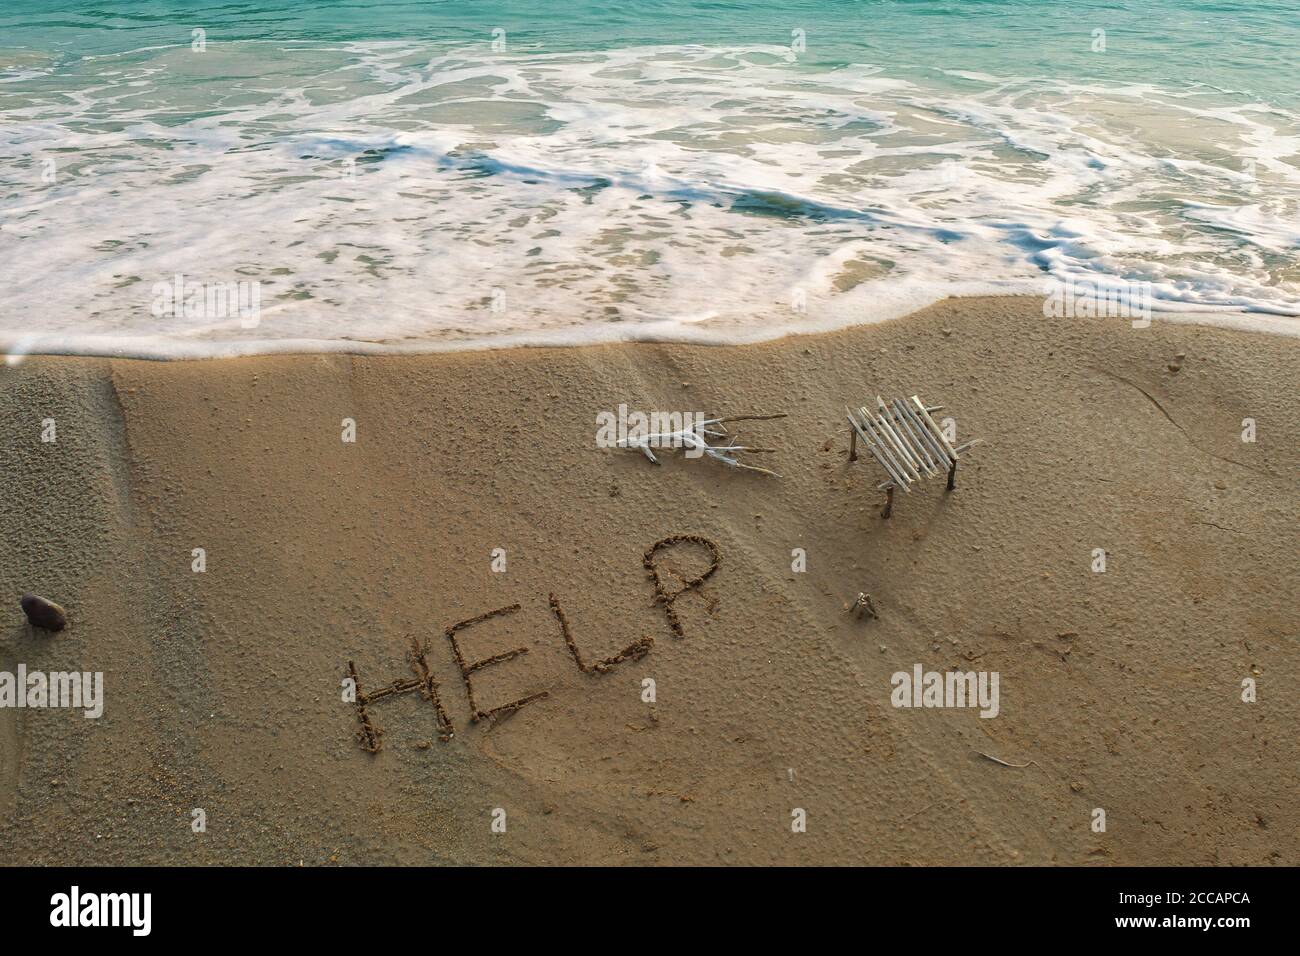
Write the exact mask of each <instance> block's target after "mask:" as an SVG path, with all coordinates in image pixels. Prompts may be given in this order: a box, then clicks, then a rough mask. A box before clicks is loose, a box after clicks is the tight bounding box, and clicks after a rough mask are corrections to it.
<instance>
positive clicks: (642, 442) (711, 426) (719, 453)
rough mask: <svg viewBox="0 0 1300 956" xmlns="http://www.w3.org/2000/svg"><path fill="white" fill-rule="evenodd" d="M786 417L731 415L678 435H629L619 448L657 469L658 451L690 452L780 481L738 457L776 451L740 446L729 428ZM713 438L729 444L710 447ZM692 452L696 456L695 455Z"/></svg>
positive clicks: (736, 437)
mask: <svg viewBox="0 0 1300 956" xmlns="http://www.w3.org/2000/svg"><path fill="white" fill-rule="evenodd" d="M785 417H786V413H785V412H781V413H779V414H776V415H731V416H728V417H726V418H708V419H704V420H702V421H697V422H695V423H694V424H692V425H690V426H688V427H686V428H681V429H678V430H677V431H668V432H662V431H661V432H649V433H647V434H644V435H629V436H628V437H626V438H620V439H619V440H618V442H617V447H619V448H636V449H638V450H640V451H641V452H642V453H644V454H645V456H646V457H647V458H649V459H650V460H651V461H652V462H654V463H655V464H656V465H657V464H659V459H658V458H656V457H655V455H654V451H652V450H651V449H656V448H657V449H659V450H660V451H663V450H664V449H674V448H683V449H685V450H686V452H687V457H688V458H699V457H703V456H705V455H707V456H708V457H709V458H712V459H714V460H716V461H720V462H722V463H723V464H724V465H727V466H728V467H730V468H739V469H742V470H744V471H756V472H758V473H759V474H763V475H771V476H772V477H774V478H780V477H781V476H780V475H778V474H777V473H776V472H774V471H772V470H771V469H770V468H760V467H759V466H758V465H750V464H747V463H745V462H743V461H741V460H740V459H739V458H737V457H736V456H737V455H740V454H742V453H743V454H746V455H769V454H772V453H773V452H775V451H776V449H775V448H759V447H757V446H754V445H739V444H737V443H736V442H737V440H738V439H739V437H740V436H739V435H733V434H730V433H729V432H728V431H727V429H726V426H727V425H728V424H731V423H732V422H766V421H772V420H773V419H777V418H785ZM710 438H719V439H726V440H727V443H726V444H725V445H723V444H718V445H710V444H709V439H710ZM692 452H694V453H695V454H691V453H692Z"/></svg>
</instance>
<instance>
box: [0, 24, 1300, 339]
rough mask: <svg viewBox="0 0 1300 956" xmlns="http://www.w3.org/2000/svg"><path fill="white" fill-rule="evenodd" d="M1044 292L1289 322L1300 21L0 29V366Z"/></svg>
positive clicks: (716, 321)
mask: <svg viewBox="0 0 1300 956" xmlns="http://www.w3.org/2000/svg"><path fill="white" fill-rule="evenodd" d="M1050 280H1056V281H1059V282H1074V283H1094V284H1097V285H1098V286H1100V287H1107V288H1115V287H1118V288H1135V287H1138V286H1141V287H1142V288H1146V286H1144V285H1141V284H1145V283H1150V286H1149V288H1150V290H1151V291H1152V294H1153V295H1154V297H1155V300H1156V301H1155V306H1156V308H1157V309H1163V310H1170V311H1177V312H1180V313H1186V312H1199V313H1202V314H1203V317H1204V318H1205V320H1207V321H1221V320H1224V319H1223V316H1226V315H1228V314H1229V313H1232V314H1236V313H1240V312H1243V311H1244V312H1246V313H1248V314H1250V315H1251V316H1253V317H1254V318H1255V320H1256V324H1257V325H1258V326H1259V327H1265V328H1270V329H1273V330H1276V331H1283V332H1292V333H1293V334H1294V332H1295V331H1296V330H1300V318H1297V317H1300V0H1254V2H1249V0H1248V2H1239V3H1229V2H1209V0H1130V2H1127V3H1124V4H1119V3H1115V2H1101V0H1068V2H1066V0H946V2H944V0H786V2H770V0H715V2H700V0H654V2H631V0H629V2H626V3H622V4H611V3H604V2H602V3H596V2H591V0H500V2H487V0H443V2H417V0H406V2H390V0H372V2H364V3H363V2H327V0H312V2H304V0H279V2H276V3H270V2H264V0H244V2H239V0H234V2H212V3H204V2H183V0H118V2H113V3H111V4H108V3H89V2H72V0H28V2H24V3H21V4H20V3H12V4H6V5H4V8H3V10H0V350H5V351H9V352H62V351H72V352H90V353H98V354H121V355H141V356H200V355H222V354H236V353H242V352H268V351H277V350H304V349H307V350H310V349H348V350H353V351H385V350H435V349H450V348H466V347H470V348H473V347H490V346H495V345H508V344H521V343H575V342H586V341H595V340H615V339H676V340H687V341H707V342H729V341H751V340H756V339H762V338H768V337H772V336H775V335H779V334H782V333H784V332H787V331H798V330H815V329H826V328H834V327H840V326H845V325H850V324H854V323H859V322H870V321H879V320H882V319H887V318H890V317H892V316H896V315H900V314H902V313H905V312H907V311H910V310H911V309H914V308H917V307H919V306H921V305H924V304H926V303H928V302H931V301H934V300H936V299H938V298H941V297H943V296H945V295H949V294H977V293H997V294H1000V293H1029V294H1042V293H1043V290H1044V288H1045V283H1046V282H1048V281H1050ZM236 284H241V285H236ZM213 290H219V291H224V292H225V293H226V295H225V296H224V297H223V296H222V295H219V294H213ZM196 291H197V294H196ZM235 304H239V305H241V306H243V308H242V309H240V308H235V307H234V305H235ZM1044 321H1047V320H1046V319H1045V320H1044ZM1232 321H1240V320H1236V319H1234V320H1232Z"/></svg>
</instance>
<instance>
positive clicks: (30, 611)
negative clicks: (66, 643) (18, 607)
mask: <svg viewBox="0 0 1300 956" xmlns="http://www.w3.org/2000/svg"><path fill="white" fill-rule="evenodd" d="M22 604H23V613H24V614H26V615H27V620H28V621H29V622H30V623H31V624H32V625H33V626H34V627H41V628H44V629H45V630H47V631H61V630H63V629H64V628H65V627H67V626H68V613H67V612H66V611H65V610H63V608H61V607H59V606H58V605H57V604H55V603H54V602H53V601H47V600H46V599H45V598H43V597H41V596H40V595H38V594H24V595H23V601H22Z"/></svg>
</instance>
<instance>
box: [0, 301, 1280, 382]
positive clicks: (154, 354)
mask: <svg viewBox="0 0 1300 956" xmlns="http://www.w3.org/2000/svg"><path fill="white" fill-rule="evenodd" d="M986 299H991V300H1012V301H1013V302H1015V303H1024V304H1025V305H1032V304H1038V305H1041V303H1042V302H1043V297H1042V296H1041V295H1029V294H1023V293H1018V292H1008V293H1006V294H989V293H988V292H986V291H984V290H980V291H976V292H971V293H969V294H959V293H954V294H951V295H947V296H944V297H939V298H936V299H930V300H928V301H927V302H926V304H924V305H919V306H914V305H910V304H909V305H907V306H906V307H904V308H902V309H901V310H900V311H895V310H892V309H886V310H885V311H884V312H882V313H881V314H880V315H879V316H877V317H874V318H871V319H869V320H864V321H849V322H845V321H840V320H827V321H823V322H820V323H810V324H805V325H797V324H794V323H789V324H785V325H775V326H771V327H769V328H768V329H767V330H764V331H757V332H753V333H751V334H740V335H738V334H736V333H735V332H734V331H732V332H716V333H710V332H707V331H703V330H698V329H697V330H695V331H694V332H693V333H691V332H688V331H687V328H688V327H683V326H681V325H680V324H677V323H669V322H654V323H642V324H629V325H627V326H625V327H624V326H613V325H596V326H586V327H584V333H590V331H591V330H592V329H599V330H602V331H603V332H604V333H610V334H605V335H598V336H597V337H595V338H577V339H575V338H574V337H573V336H574V333H573V331H572V330H567V329H566V330H552V331H537V332H518V333H508V334H505V335H502V336H500V337H499V338H495V339H489V340H486V341H485V340H481V339H472V340H463V341H457V340H448V341H445V342H439V343H437V344H436V345H435V344H434V343H433V342H432V341H429V342H421V343H419V344H412V345H400V344H396V343H391V342H358V341H351V340H343V339H283V340H270V341H261V340H256V339H246V340H235V341H229V342H221V343H204V344H201V345H199V344H195V345H191V346H189V347H183V346H181V345H180V343H179V342H168V343H166V346H165V347H162V346H160V345H159V344H157V343H156V342H155V340H154V339H152V338H148V337H139V336H88V337H81V338H79V339H76V340H74V341H72V342H68V341H67V340H66V339H61V340H58V341H57V342H55V343H48V342H44V343H43V342H42V341H41V338H42V337H41V336H37V335H18V336H12V335H11V336H8V337H6V336H4V335H0V356H3V357H4V359H5V361H6V362H7V363H8V364H10V365H12V364H16V363H17V362H21V361H24V360H26V359H27V358H29V357H35V356H67V357H76V358H105V359H121V360H139V361H159V362H189V361H195V362H197V361H207V360H212V359H229V358H254V357H257V356H259V355H267V356H307V355H354V356H369V357H377V356H418V355H443V354H458V353H462V352H499V351H508V350H511V349H533V348H543V349H544V348H587V347H594V346H601V345H636V344H649V345H693V346H702V347H710V348H728V347H738V346H746V345H762V344H765V343H769V342H781V341H784V340H786V339H799V338H804V337H815V336H820V335H828V334H833V333H836V332H847V331H852V330H854V329H862V328H869V327H871V326H876V325H882V324H885V323H889V322H897V321H900V320H905V319H908V318H909V317H911V316H913V315H917V314H919V313H922V312H925V311H927V310H929V309H933V308H936V307H940V306H943V305H944V304H945V303H950V302H968V301H982V300H986ZM1156 305H1157V306H1158V307H1157V308H1154V309H1153V310H1152V314H1151V321H1152V322H1162V323H1170V324H1177V325H1197V326H1202V327H1205V328H1222V329H1228V330H1231V331H1242V332H1258V333H1261V334H1265V335H1277V336H1283V337H1289V338H1295V337H1300V317H1298V316H1290V315H1287V314H1286V313H1280V312H1268V311H1264V310H1259V311H1243V310H1238V309H1233V308H1230V307H1222V308H1220V307H1212V306H1201V307H1192V306H1185V305H1182V304H1178V305H1177V307H1174V305H1175V304H1173V303H1156ZM1014 307H1015V308H1020V307H1021V306H1020V305H1019V304H1017V305H1016V306H1014ZM1035 317H1036V318H1038V319H1042V320H1044V321H1076V319H1075V318H1070V319H1065V320H1062V319H1059V318H1052V317H1047V316H1044V315H1043V314H1042V312H1041V311H1038V312H1037V313H1036V315H1035ZM1080 318H1083V319H1084V320H1085V321H1086V320H1087V319H1090V318H1093V317H1092V316H1082V317H1080ZM1100 318H1106V316H1101V317H1100ZM660 327H664V328H663V330H662V332H658V333H657V332H655V331H654V330H655V329H657V328H660ZM621 328H626V329H628V332H627V334H625V335H616V334H612V333H613V332H615V331H616V330H618V329H621ZM216 347H219V349H220V353H219V354H208V353H210V352H212V350H213V349H214V348H216ZM29 349H39V350H36V351H30V350H29Z"/></svg>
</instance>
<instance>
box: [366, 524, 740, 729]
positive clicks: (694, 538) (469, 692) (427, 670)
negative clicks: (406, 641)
mask: <svg viewBox="0 0 1300 956" xmlns="http://www.w3.org/2000/svg"><path fill="white" fill-rule="evenodd" d="M679 544H698V545H701V546H703V547H704V548H705V549H706V550H707V551H708V552H709V558H710V563H709V567H708V569H707V570H706V571H705V572H704V573H703V574H700V575H697V576H696V577H692V578H681V577H680V576H677V575H674V577H676V578H677V579H678V580H680V581H681V582H682V583H681V586H680V587H677V588H676V589H673V590H670V589H669V588H668V586H666V585H665V583H664V577H663V574H662V572H661V569H660V567H659V563H658V560H657V558H658V556H659V554H660V552H662V551H664V550H666V549H668V548H671V547H674V546H675V545H679ZM643 563H644V564H645V567H646V570H647V571H648V572H649V574H650V577H651V580H652V581H653V582H654V589H655V603H656V604H660V605H662V606H663V609H664V616H665V617H667V619H668V627H669V629H670V630H671V631H672V632H673V636H675V637H679V638H680V637H685V636H686V634H685V631H684V630H683V628H682V622H681V618H680V617H678V615H677V609H676V607H675V606H674V605H675V604H676V602H677V599H678V598H679V597H681V596H682V595H683V594H685V593H686V592H687V591H691V590H694V589H696V588H698V587H700V586H701V585H702V584H703V583H704V582H705V581H707V580H708V579H709V578H710V577H712V576H713V573H714V572H715V571H717V570H718V566H719V565H720V564H721V563H722V552H721V551H719V550H718V546H717V545H716V544H714V543H713V542H712V541H710V540H709V539H708V538H705V537H703V536H702V535H697V534H676V535H670V536H669V537H667V538H662V539H661V540H659V541H656V542H655V543H654V544H653V545H651V546H650V548H649V549H648V550H647V551H646V553H645V555H644V556H643ZM521 607H522V605H519V604H511V605H509V606H508V607H501V608H497V609H496V610H493V611H487V612H486V613H483V614H480V615H478V616H477V617H472V618H469V619H468V620H465V621H460V622H458V623H456V624H453V625H451V627H449V628H447V629H446V630H445V631H444V632H443V636H444V637H445V638H446V639H447V642H448V643H449V644H450V645H451V651H452V656H454V657H455V658H456V664H457V666H458V667H459V668H460V676H461V680H462V681H463V682H464V684H465V696H466V697H467V698H468V699H469V708H470V719H471V720H472V721H474V722H475V723H477V722H478V721H480V720H487V721H493V720H496V719H498V718H502V717H507V716H509V715H510V714H513V713H515V712H516V711H518V710H519V709H520V708H521V707H524V706H525V705H527V704H531V703H534V702H536V701H539V700H544V699H545V698H547V697H549V696H550V692H549V691H539V692H537V693H534V694H529V695H527V696H525V697H521V698H519V699H518V700H512V701H510V702H509V703H507V704H501V705H499V706H497V707H492V708H490V709H488V710H483V709H482V707H481V706H480V705H479V702H478V699H477V698H476V697H475V696H474V683H473V675H474V674H475V673H476V672H477V671H480V670H482V669H483V668H485V667H490V666H492V665H493V664H504V663H505V662H506V661H510V660H514V659H515V658H516V657H520V656H522V655H524V654H527V653H528V648H526V647H517V648H515V649H514V650H510V651H504V652H502V653H500V654H493V655H492V656H491V657H486V658H483V659H482V660H477V661H470V660H466V659H465V654H464V652H463V650H462V648H461V645H460V642H459V641H458V640H457V638H456V636H457V634H459V633H460V632H462V631H464V630H466V629H467V628H470V627H473V626H474V625H476V624H482V623H483V622H484V621H490V620H492V619H493V618H497V617H504V616H506V615H508V614H513V613H515V612H516V611H518V610H520V608H521ZM550 607H551V613H552V614H553V615H554V616H555V620H556V621H557V622H558V623H559V626H560V634H561V636H562V637H563V638H564V643H565V645H566V646H567V647H568V649H569V653H570V654H571V655H572V657H573V660H574V663H575V664H577V666H578V670H580V671H582V672H583V673H584V674H606V673H608V672H609V671H610V670H612V669H613V668H614V667H615V666H617V665H618V664H621V663H623V662H624V661H628V660H639V659H640V658H642V657H645V655H646V654H648V653H650V649H651V648H652V647H653V646H654V638H651V637H643V638H640V639H639V640H636V641H633V642H632V643H631V644H629V645H628V646H627V647H625V648H623V650H621V651H619V652H618V653H617V654H615V655H614V656H613V657H606V658H604V659H603V660H598V661H588V660H586V659H584V658H583V656H582V652H581V651H579V650H578V645H577V643H576V642H575V641H574V639H573V632H572V630H571V629H570V627H569V619H568V618H567V617H566V616H565V613H564V608H563V607H562V606H561V605H560V601H559V598H557V597H556V596H555V595H554V594H551V595H550ZM428 653H429V645H428V644H421V643H420V641H419V639H418V638H412V639H411V651H410V653H409V654H408V655H407V660H408V662H409V664H410V666H411V670H412V672H413V673H414V675H415V676H414V677H399V678H397V679H396V680H393V681H391V682H389V683H388V684H385V685H384V686H382V687H378V688H376V689H375V690H371V691H364V692H363V691H362V690H361V677H360V675H359V674H358V673H357V665H356V664H355V663H354V662H353V661H348V677H349V679H350V680H351V682H352V689H353V691H354V698H353V703H354V704H355V705H356V709H357V720H358V721H359V722H360V724H361V729H360V730H358V731H357V740H358V741H359V742H360V743H361V747H362V749H363V750H366V751H369V752H370V753H378V752H379V750H380V749H381V748H382V746H383V744H382V741H381V738H382V737H383V733H384V732H383V731H382V730H381V729H380V728H379V725H378V724H376V723H375V720H374V717H373V715H372V714H371V712H370V707H371V706H372V705H373V704H375V703H377V702H378V701H381V700H383V699H384V698H386V697H392V696H394V695H397V694H410V693H418V694H419V695H420V696H421V697H423V698H424V699H425V700H427V701H428V702H429V703H430V704H432V705H433V708H434V713H435V715H436V719H437V724H438V739H440V740H444V741H445V740H450V739H451V737H452V735H453V734H454V733H455V730H456V728H455V726H454V725H453V724H452V721H451V717H450V716H449V715H448V713H447V710H446V708H445V707H443V704H442V697H441V696H440V687H439V684H438V681H437V679H436V678H435V677H434V675H433V669H432V668H431V667H430V666H429V660H428Z"/></svg>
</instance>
